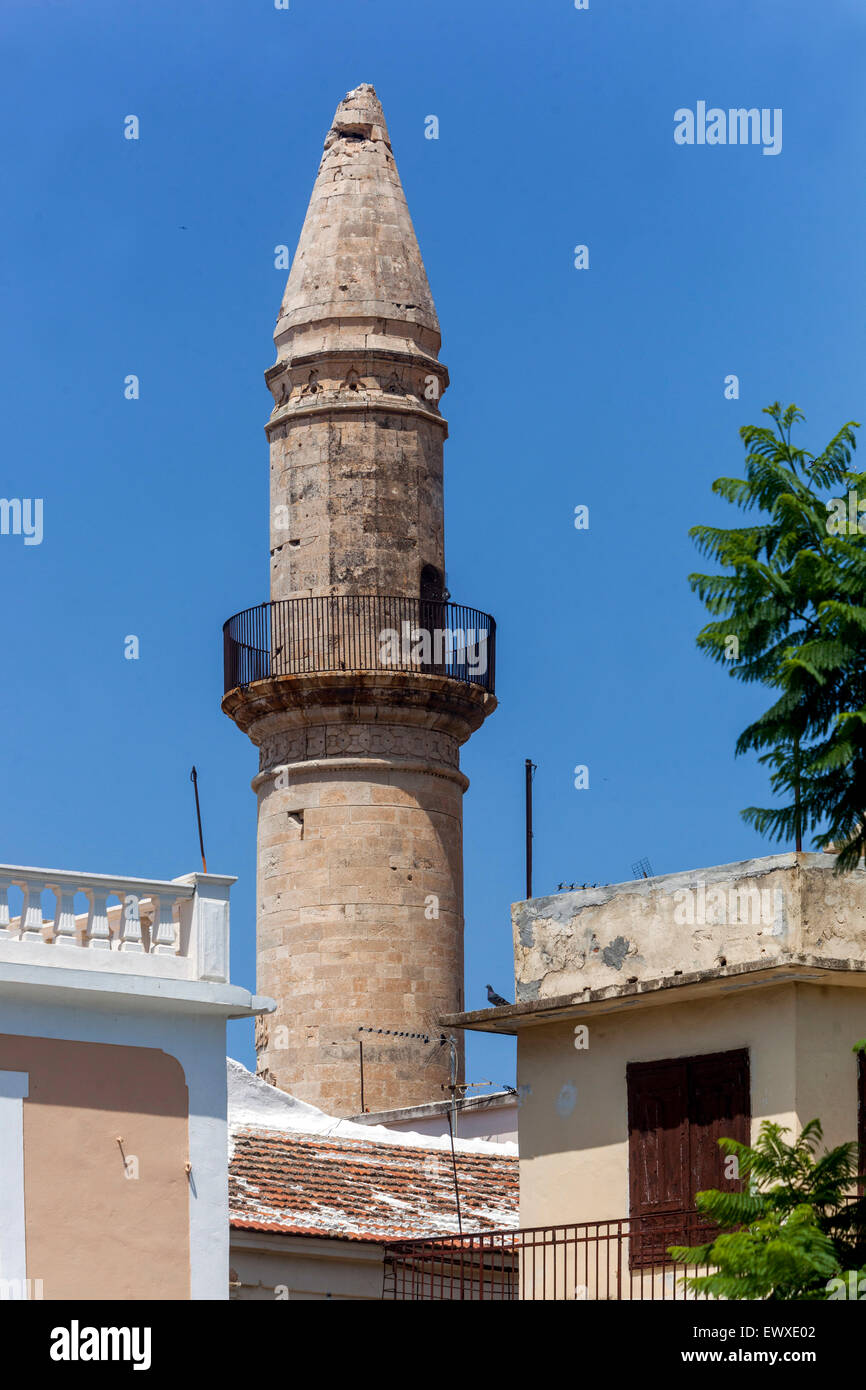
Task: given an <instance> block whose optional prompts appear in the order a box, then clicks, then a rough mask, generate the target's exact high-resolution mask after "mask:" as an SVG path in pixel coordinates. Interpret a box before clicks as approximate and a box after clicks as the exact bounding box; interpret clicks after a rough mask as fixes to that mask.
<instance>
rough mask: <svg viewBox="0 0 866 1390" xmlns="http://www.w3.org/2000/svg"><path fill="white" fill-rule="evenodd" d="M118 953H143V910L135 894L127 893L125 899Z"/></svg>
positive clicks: (121, 916)
mask: <svg viewBox="0 0 866 1390" xmlns="http://www.w3.org/2000/svg"><path fill="white" fill-rule="evenodd" d="M117 949H118V951H143V950H144V943H143V941H142V939H141V910H140V907H139V902H138V898H137V897H136V895H135V893H127V894H126V895H125V896H124V899H123V909H122V911H121V914H120V939H119V941H118V943H117Z"/></svg>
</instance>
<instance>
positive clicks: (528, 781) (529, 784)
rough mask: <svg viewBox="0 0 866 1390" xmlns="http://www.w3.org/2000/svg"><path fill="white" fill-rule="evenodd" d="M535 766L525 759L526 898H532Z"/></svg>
mask: <svg viewBox="0 0 866 1390" xmlns="http://www.w3.org/2000/svg"><path fill="white" fill-rule="evenodd" d="M534 771H535V764H534V763H533V761H532V759H531V758H527V759H526V896H527V898H531V897H532V774H533V772H534Z"/></svg>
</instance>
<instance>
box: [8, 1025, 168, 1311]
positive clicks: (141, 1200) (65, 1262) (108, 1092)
mask: <svg viewBox="0 0 866 1390" xmlns="http://www.w3.org/2000/svg"><path fill="white" fill-rule="evenodd" d="M0 1070H4V1071H6V1070H8V1071H17V1072H26V1073H27V1075H28V1078H29V1085H28V1095H27V1098H26V1100H25V1101H24V1109H23V1123H24V1198H25V1202H24V1205H25V1230H26V1241H27V1274H28V1277H29V1278H30V1279H32V1280H41V1281H42V1289H43V1297H44V1298H46V1299H74V1300H75V1301H76V1302H80V1301H81V1300H82V1299H187V1298H189V1296H190V1256H189V1222H190V1215H189V1180H188V1178H187V1174H186V1171H185V1166H186V1164H187V1161H188V1159H189V1141H188V1132H187V1131H188V1110H189V1099H188V1093H187V1086H186V1080H185V1078H184V1073H183V1068H182V1067H181V1065H180V1063H179V1062H178V1061H177V1060H176V1058H174V1057H170V1056H168V1055H167V1054H166V1053H164V1052H161V1051H159V1050H158V1049H156V1048H146V1047H123V1046H115V1045H111V1044H107V1043H106V1044H103V1043H84V1042H70V1041H68V1040H66V1039H55V1038H34V1037H19V1036H12V1035H9V1034H0ZM118 1137H120V1138H122V1140H123V1154H121V1148H120V1146H119V1145H118V1143H117V1139H118ZM124 1157H125V1158H126V1159H127V1160H129V1159H135V1160H136V1163H137V1172H138V1176H137V1177H126V1176H125V1173H124ZM130 1171H132V1172H134V1171H136V1169H135V1168H134V1167H133V1168H131V1169H130Z"/></svg>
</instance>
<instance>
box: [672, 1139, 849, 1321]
mask: <svg viewBox="0 0 866 1390" xmlns="http://www.w3.org/2000/svg"><path fill="white" fill-rule="evenodd" d="M787 1133H788V1130H787V1129H785V1128H783V1127H782V1126H781V1125H778V1124H774V1123H773V1122H771V1121H769V1120H765V1121H764V1123H763V1124H762V1125H761V1129H760V1133H759V1135H758V1138H757V1140H756V1142H755V1145H754V1147H751V1146H749V1145H748V1144H740V1143H738V1142H737V1140H736V1139H720V1140H719V1145H720V1146H721V1148H722V1149H723V1150H724V1151H725V1153H728V1154H733V1155H734V1156H735V1157H736V1158H737V1161H738V1165H739V1173H740V1177H741V1178H742V1179H743V1180H744V1190H743V1191H742V1192H722V1191H719V1190H711V1191H709V1192H699V1193H698V1194H697V1197H696V1199H695V1204H696V1206H697V1209H698V1211H699V1212H700V1213H701V1214H702V1215H703V1216H706V1217H707V1218H709V1219H710V1220H711V1221H712V1222H713V1224H714V1225H715V1226H716V1227H717V1228H721V1229H720V1231H719V1233H718V1234H717V1235H715V1236H714V1238H713V1239H711V1240H707V1241H706V1242H705V1243H704V1244H703V1245H698V1246H682V1245H675V1246H672V1247H671V1248H670V1252H669V1253H670V1255H671V1257H672V1258H673V1259H674V1260H676V1261H677V1262H678V1263H681V1264H688V1265H692V1266H695V1265H697V1266H698V1267H703V1268H706V1267H711V1269H712V1272H711V1273H709V1274H696V1275H691V1276H685V1277H684V1280H683V1282H684V1284H685V1285H686V1287H687V1288H689V1289H691V1290H692V1291H693V1292H695V1293H698V1294H702V1295H704V1296H709V1297H711V1298H744V1299H771V1300H785V1299H826V1298H828V1296H829V1295H828V1290H827V1284H828V1281H829V1280H831V1279H833V1278H837V1277H839V1275H840V1274H841V1273H842V1272H844V1271H846V1270H849V1269H856V1270H860V1269H862V1268H863V1267H864V1265H866V1239H864V1232H866V1200H864V1199H862V1198H854V1197H852V1195H851V1193H852V1185H853V1182H854V1179H855V1178H856V1177H857V1176H858V1169H859V1164H858V1158H857V1145H856V1144H853V1143H851V1144H840V1145H838V1146H837V1147H836V1148H835V1149H825V1150H824V1152H823V1153H822V1154H820V1155H818V1147H819V1145H820V1144H822V1142H823V1133H822V1129H821V1124H820V1122H819V1121H818V1120H811V1121H810V1122H809V1124H807V1125H805V1126H804V1128H803V1130H802V1131H801V1133H800V1135H799V1136H798V1138H797V1139H796V1140H795V1142H794V1143H793V1144H789V1143H788V1142H787V1141H786V1139H785V1137H784V1136H785V1135H786V1134H787Z"/></svg>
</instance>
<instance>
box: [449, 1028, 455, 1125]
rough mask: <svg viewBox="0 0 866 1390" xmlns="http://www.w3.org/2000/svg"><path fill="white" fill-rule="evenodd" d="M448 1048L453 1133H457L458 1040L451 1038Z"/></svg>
mask: <svg viewBox="0 0 866 1390" xmlns="http://www.w3.org/2000/svg"><path fill="white" fill-rule="evenodd" d="M448 1047H449V1051H450V1053H451V1115H452V1117H453V1121H454V1123H453V1126H452V1132H453V1133H454V1134H455V1135H456V1133H457V1039H456V1038H454V1037H449V1039H448Z"/></svg>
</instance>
